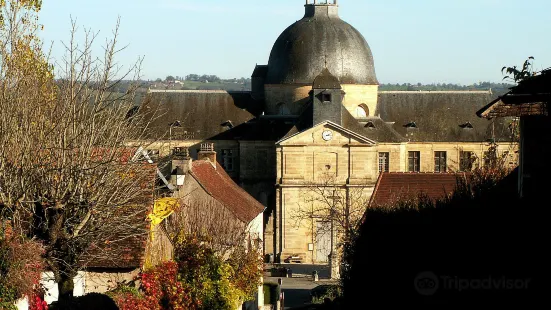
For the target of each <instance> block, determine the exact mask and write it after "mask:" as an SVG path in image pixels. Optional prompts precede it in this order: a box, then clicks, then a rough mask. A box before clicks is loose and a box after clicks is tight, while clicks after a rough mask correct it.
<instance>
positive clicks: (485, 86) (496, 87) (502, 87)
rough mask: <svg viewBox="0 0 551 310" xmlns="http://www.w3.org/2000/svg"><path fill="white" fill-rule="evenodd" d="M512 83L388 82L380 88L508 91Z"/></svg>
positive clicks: (389, 89) (390, 89)
mask: <svg viewBox="0 0 551 310" xmlns="http://www.w3.org/2000/svg"><path fill="white" fill-rule="evenodd" d="M512 86H513V85H512V84H509V83H493V82H478V83H474V84H472V85H460V84H453V83H433V84H422V83H416V84H411V83H402V84H399V83H395V84H393V83H388V84H381V85H380V86H379V89H380V90H382V91H416V90H420V91H453V90H457V91H469V90H471V91H472V90H490V89H491V90H492V91H494V92H495V93H501V92H503V91H506V90H507V89H509V88H510V87H512Z"/></svg>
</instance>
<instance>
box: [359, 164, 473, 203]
mask: <svg viewBox="0 0 551 310" xmlns="http://www.w3.org/2000/svg"><path fill="white" fill-rule="evenodd" d="M464 175H465V174H455V173H407V172H406V173H404V172H384V173H381V175H380V176H379V179H378V180H377V184H376V185H375V190H374V191H373V195H372V196H371V201H370V206H385V205H389V204H392V203H393V202H396V200H397V199H399V198H402V197H412V196H414V197H417V196H418V195H419V194H421V193H423V194H424V195H427V196H428V197H429V198H431V199H433V200H436V199H439V198H444V197H446V196H447V195H449V194H451V193H453V191H454V190H455V188H456V185H457V178H458V177H462V176H464Z"/></svg>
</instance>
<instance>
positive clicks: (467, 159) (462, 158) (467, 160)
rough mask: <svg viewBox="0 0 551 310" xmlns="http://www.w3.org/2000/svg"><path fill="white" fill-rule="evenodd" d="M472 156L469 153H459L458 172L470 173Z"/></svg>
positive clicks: (471, 153)
mask: <svg viewBox="0 0 551 310" xmlns="http://www.w3.org/2000/svg"><path fill="white" fill-rule="evenodd" d="M473 162H474V154H473V152H471V151H461V152H460V153H459V170H460V171H471V170H472V169H473Z"/></svg>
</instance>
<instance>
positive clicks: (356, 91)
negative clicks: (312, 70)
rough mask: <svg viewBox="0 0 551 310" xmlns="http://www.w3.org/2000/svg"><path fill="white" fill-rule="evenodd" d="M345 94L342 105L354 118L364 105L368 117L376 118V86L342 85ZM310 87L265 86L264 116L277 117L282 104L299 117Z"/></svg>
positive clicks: (307, 100) (377, 88) (377, 87)
mask: <svg viewBox="0 0 551 310" xmlns="http://www.w3.org/2000/svg"><path fill="white" fill-rule="evenodd" d="M342 88H343V91H344V92H345V95H344V101H343V105H344V106H345V108H346V109H348V111H349V112H350V114H352V115H353V116H354V117H358V115H357V112H356V108H357V107H358V106H359V105H361V104H365V105H366V106H367V107H368V110H369V111H368V114H369V115H368V116H376V108H377V100H378V90H379V86H378V85H357V84H343V85H342ZM311 90H312V85H293V84H280V85H272V84H267V85H265V92H266V114H267V115H278V114H280V113H279V110H280V108H279V105H280V104H282V103H283V104H284V105H285V107H286V108H287V109H288V110H289V111H290V114H291V115H299V114H300V112H301V111H302V109H303V108H304V107H305V106H306V104H307V103H308V102H309V100H310V95H309V93H310V91H311Z"/></svg>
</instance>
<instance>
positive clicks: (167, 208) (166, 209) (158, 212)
mask: <svg viewBox="0 0 551 310" xmlns="http://www.w3.org/2000/svg"><path fill="white" fill-rule="evenodd" d="M179 205H180V202H179V199H178V198H170V197H168V198H161V199H157V200H155V205H154V207H153V212H152V213H151V214H149V215H148V218H149V220H151V226H152V227H154V226H156V225H159V224H160V223H161V222H162V221H163V220H164V219H166V218H167V217H169V216H170V215H171V214H172V213H173V212H174V210H176V209H177V208H178V206H179Z"/></svg>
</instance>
